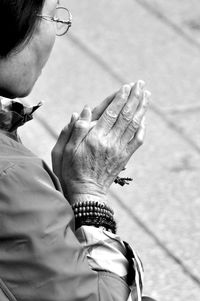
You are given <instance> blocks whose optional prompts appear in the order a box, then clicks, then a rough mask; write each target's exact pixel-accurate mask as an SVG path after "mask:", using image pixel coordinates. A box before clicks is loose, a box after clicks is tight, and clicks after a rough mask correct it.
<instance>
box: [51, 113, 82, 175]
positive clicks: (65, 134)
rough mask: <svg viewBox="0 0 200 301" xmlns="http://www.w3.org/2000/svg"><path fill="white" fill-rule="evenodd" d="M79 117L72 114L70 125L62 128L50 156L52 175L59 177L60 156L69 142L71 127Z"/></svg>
mask: <svg viewBox="0 0 200 301" xmlns="http://www.w3.org/2000/svg"><path fill="white" fill-rule="evenodd" d="M78 118H79V115H78V113H73V114H72V117H71V121H70V123H69V124H68V125H67V126H65V127H64V128H63V130H62V131H61V133H60V135H59V137H58V140H57V142H56V145H55V146H54V148H53V150H52V152H51V156H52V162H53V171H54V173H55V174H56V175H57V176H59V175H60V164H61V162H62V154H63V151H64V148H65V145H66V143H67V142H68V141H69V138H70V136H71V133H72V129H73V126H74V124H75V122H76V120H78Z"/></svg>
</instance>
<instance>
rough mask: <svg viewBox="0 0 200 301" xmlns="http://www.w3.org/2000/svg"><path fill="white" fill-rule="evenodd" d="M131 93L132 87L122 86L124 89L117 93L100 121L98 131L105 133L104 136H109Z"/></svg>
mask: <svg viewBox="0 0 200 301" xmlns="http://www.w3.org/2000/svg"><path fill="white" fill-rule="evenodd" d="M130 91H131V86H130V85H124V86H122V88H121V89H120V90H119V91H118V92H117V93H116V95H115V97H114V99H113V101H112V102H111V104H110V105H109V106H108V107H107V109H106V110H105V111H104V113H103V114H102V116H101V117H100V119H99V120H98V122H97V124H96V129H97V130H100V131H103V134H104V135H107V134H108V132H109V131H110V129H111V128H112V127H113V124H114V123H115V122H116V120H117V118H118V115H119V113H120V111H121V109H122V108H123V106H124V104H125V103H126V102H127V99H128V97H129V94H130Z"/></svg>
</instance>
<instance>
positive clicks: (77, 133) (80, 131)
mask: <svg viewBox="0 0 200 301" xmlns="http://www.w3.org/2000/svg"><path fill="white" fill-rule="evenodd" d="M91 119H92V112H91V109H90V107H89V106H85V107H84V108H83V111H82V112H81V114H80V116H79V119H78V120H77V121H76V122H75V123H74V127H73V131H72V133H71V137H70V140H69V143H72V145H74V146H75V147H78V145H79V144H80V143H81V141H82V140H83V139H84V138H85V136H86V135H87V134H88V132H89V130H90V124H91Z"/></svg>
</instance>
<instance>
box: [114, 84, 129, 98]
mask: <svg viewBox="0 0 200 301" xmlns="http://www.w3.org/2000/svg"><path fill="white" fill-rule="evenodd" d="M130 91H131V87H130V85H127V84H126V85H123V86H122V87H121V89H120V90H119V92H118V93H117V94H118V96H119V97H120V98H123V99H126V98H127V97H128V96H129V94H130Z"/></svg>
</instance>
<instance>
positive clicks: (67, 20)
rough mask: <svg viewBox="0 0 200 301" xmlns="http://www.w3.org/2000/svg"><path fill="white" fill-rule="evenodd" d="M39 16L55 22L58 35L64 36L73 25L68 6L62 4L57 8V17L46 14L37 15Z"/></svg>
mask: <svg viewBox="0 0 200 301" xmlns="http://www.w3.org/2000/svg"><path fill="white" fill-rule="evenodd" d="M37 17H40V18H42V19H44V20H46V21H50V22H55V23H56V35H57V36H64V35H65V34H66V33H67V32H68V30H69V28H70V27H71V26H72V15H71V13H70V11H69V10H68V9H67V8H65V7H62V6H58V7H57V8H56V15H55V17H51V16H45V15H37Z"/></svg>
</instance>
